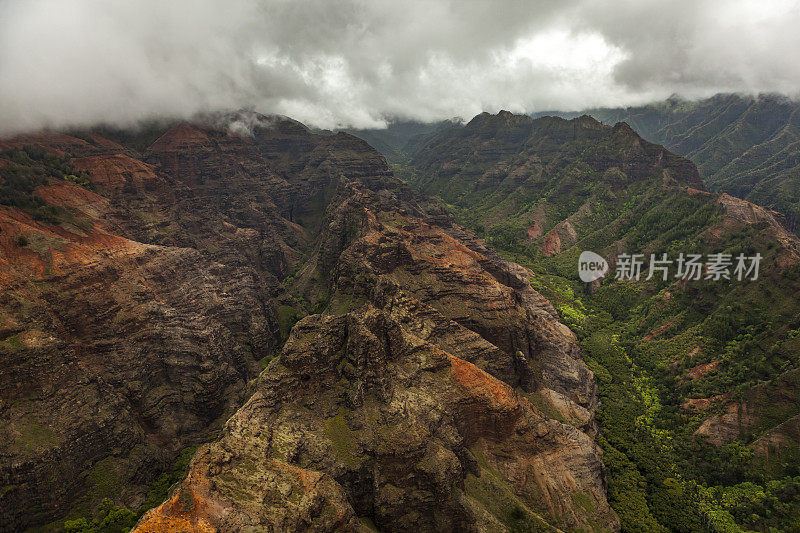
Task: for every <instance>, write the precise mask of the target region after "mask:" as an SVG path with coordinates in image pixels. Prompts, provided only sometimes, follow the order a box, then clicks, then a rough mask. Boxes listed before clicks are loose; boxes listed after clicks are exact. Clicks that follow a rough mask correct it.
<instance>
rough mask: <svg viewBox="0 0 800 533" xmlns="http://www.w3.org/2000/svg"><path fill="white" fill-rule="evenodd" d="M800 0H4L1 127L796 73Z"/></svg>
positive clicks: (515, 107)
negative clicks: (764, 0)
mask: <svg viewBox="0 0 800 533" xmlns="http://www.w3.org/2000/svg"><path fill="white" fill-rule="evenodd" d="M798 27H800V5H798V2H795V1H793V2H785V1H774V2H760V3H754V2H751V1H739V0H734V1H728V2H723V1H702V0H701V1H697V0H695V1H689V0H677V1H672V2H650V1H641V0H639V1H634V0H630V1H619V0H616V1H611V0H591V1H590V0H552V1H551V0H544V1H537V2H526V1H506V2H497V1H477V0H475V1H471V0H461V1H457V0H452V1H445V0H419V1H413V0H412V1H407V2H401V1H384V0H376V1H356V0H308V1H291V0H263V1H262V0H234V1H230V0H228V1H212V0H170V1H164V0H159V1H155V0H137V1H128V2H123V1H117V0H0V132H4V133H9V132H13V131H22V130H29V129H36V128H42V127H65V126H79V125H89V124H94V123H99V122H105V123H114V124H119V125H129V124H132V123H135V122H136V121H139V120H142V119H146V118H152V117H154V116H161V117H164V116H168V117H190V116H193V115H194V114H196V113H201V112H213V111H221V110H230V109H238V108H249V109H254V110H256V111H259V112H263V113H280V114H284V115H289V116H291V117H293V118H296V119H298V120H300V121H302V122H305V123H306V124H309V125H312V126H318V127H324V128H336V127H345V126H352V127H379V126H381V125H383V124H385V122H386V120H387V119H388V118H390V117H397V118H413V119H419V120H435V119H444V118H450V117H454V116H460V117H465V118H469V117H471V116H473V115H475V114H477V113H479V112H481V111H497V110H499V109H509V110H511V111H517V112H532V111H540V110H547V109H561V110H574V109H580V108H586V107H593V106H600V105H613V106H616V105H632V104H639V103H643V102H647V101H652V100H656V99H662V98H665V97H667V96H669V95H671V94H673V93H677V94H681V95H684V96H687V97H700V96H708V95H710V94H713V93H716V92H727V91H737V92H781V93H784V94H789V95H791V96H795V95H797V94H798V91H800V32H798V31H797V28H798Z"/></svg>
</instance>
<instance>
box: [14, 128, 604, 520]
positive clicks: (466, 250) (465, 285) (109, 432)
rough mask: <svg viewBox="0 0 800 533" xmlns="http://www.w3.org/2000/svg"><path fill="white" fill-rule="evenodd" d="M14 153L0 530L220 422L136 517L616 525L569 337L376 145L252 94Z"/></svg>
mask: <svg viewBox="0 0 800 533" xmlns="http://www.w3.org/2000/svg"><path fill="white" fill-rule="evenodd" d="M245 119H246V120H245ZM243 124H246V125H247V126H248V128H247V129H245V128H243V127H242V125H243ZM0 149H2V150H3V151H2V155H0V162H1V163H2V165H0V175H2V179H3V183H2V185H3V186H4V191H5V190H12V188H13V191H15V192H14V195H13V196H11V195H9V196H8V199H7V200H6V201H3V202H0V203H2V204H3V205H0V228H2V232H0V283H1V284H2V285H3V292H2V296H0V359H1V360H2V362H3V363H4V364H3V365H2V370H0V380H1V381H2V387H0V390H2V393H0V394H2V396H0V399H1V400H2V403H0V418H2V420H3V421H4V424H3V431H4V432H5V433H6V435H4V437H5V438H3V439H2V442H0V457H1V458H2V463H1V465H2V467H1V468H2V469H1V470H0V476H1V477H0V484H1V486H2V491H0V510H1V511H2V512H0V517H2V524H1V525H2V527H4V528H12V529H20V528H24V527H26V526H30V525H36V524H41V523H45V522H49V521H52V520H55V519H57V518H59V517H62V516H64V515H66V514H67V513H68V512H71V513H72V514H75V513H80V512H86V511H87V510H88V511H91V509H92V508H93V507H94V506H95V505H96V504H97V502H98V501H99V500H100V499H102V498H103V497H111V498H112V499H114V500H115V502H116V503H118V504H120V505H126V506H128V507H131V508H135V507H136V506H138V505H140V504H141V503H142V501H143V499H144V497H145V494H146V492H147V486H148V483H149V482H150V481H151V480H152V479H153V478H154V477H155V476H156V475H157V474H158V472H160V471H163V470H164V469H165V468H166V466H167V465H168V463H169V461H170V460H171V459H172V458H174V457H175V455H176V454H177V452H178V451H179V450H180V449H181V448H184V447H185V446H188V445H192V444H196V443H200V442H204V441H209V440H212V441H213V442H212V443H211V444H209V445H206V446H203V447H202V448H201V449H200V451H199V452H198V453H197V455H196V456H195V459H194V460H193V462H192V466H191V468H190V471H189V474H188V477H187V478H186V480H185V481H184V482H183V483H182V484H181V485H180V487H178V488H176V489H175V490H173V491H172V493H171V494H170V496H169V498H168V500H167V501H166V502H165V503H164V504H162V505H161V506H160V507H158V509H156V510H153V511H151V512H150V513H148V514H147V515H146V516H145V517H144V518H143V520H142V521H141V523H140V525H139V529H140V530H142V531H151V530H163V529H164V528H166V527H174V528H176V529H178V530H180V529H182V528H183V529H185V528H186V527H190V526H189V525H191V527H192V528H195V529H197V530H203V529H208V530H215V529H216V530H223V531H228V530H245V529H247V528H250V527H258V528H263V529H267V530H269V529H270V528H272V529H273V530H275V531H281V530H287V529H289V530H291V529H293V528H295V529H303V528H312V529H316V530H332V529H337V528H338V529H341V530H348V529H349V530H355V529H359V528H364V527H367V526H375V527H377V528H378V529H380V530H384V529H385V530H406V529H409V528H418V529H421V530H430V531H433V530H453V531H455V530H476V531H479V530H486V531H494V530H498V529H502V528H506V529H513V528H514V527H517V526H524V525H525V524H528V526H530V527H539V526H541V527H542V528H546V527H558V528H570V527H575V528H596V529H602V528H607V529H616V528H618V521H617V519H616V516H615V515H614V513H613V511H611V509H610V508H609V506H608V504H607V503H606V500H605V489H604V481H603V465H602V461H601V457H600V452H599V449H598V448H597V446H596V445H595V444H594V442H593V436H594V435H595V433H596V425H595V422H594V411H595V409H596V406H597V400H596V394H595V386H594V381H593V376H592V373H591V372H590V371H589V370H588V369H587V368H586V366H585V365H584V364H583V362H582V361H581V356H580V352H579V349H578V348H577V343H576V340H575V337H574V335H573V334H572V333H571V332H570V331H569V329H567V328H566V327H565V326H564V325H562V324H561V323H560V322H559V319H558V314H557V313H556V312H555V310H554V309H553V307H552V306H551V305H550V304H549V302H547V300H545V299H544V298H543V297H542V296H541V295H539V294H538V293H537V292H536V291H534V290H533V289H532V288H531V286H530V284H529V281H528V278H529V276H530V273H529V272H528V271H526V270H525V269H523V268H522V267H519V266H518V265H514V264H512V263H508V262H506V261H504V260H502V259H500V258H499V257H498V256H497V255H495V254H494V253H493V252H492V251H491V250H490V249H488V248H487V247H486V246H485V245H484V244H483V243H482V241H480V240H478V239H477V238H475V237H474V235H472V234H471V233H470V232H468V231H466V230H464V229H462V228H461V227H459V226H458V225H456V224H455V223H453V221H452V219H451V218H450V217H449V215H447V214H446V213H445V212H444V211H443V210H442V209H441V208H439V207H437V206H436V205H435V204H433V203H431V202H430V201H428V200H426V199H425V198H424V197H420V196H418V195H416V194H415V193H412V192H411V191H410V190H409V189H408V188H407V187H405V186H404V185H403V184H401V183H400V182H398V181H396V180H395V179H394V178H393V177H392V175H391V172H390V171H389V169H388V167H387V165H386V163H385V161H384V159H383V158H382V157H381V156H380V155H379V154H378V153H377V152H375V151H374V150H372V149H371V148H370V147H369V146H368V145H366V144H365V143H364V142H362V141H360V140H358V139H356V138H354V137H352V136H349V135H346V134H338V135H331V136H323V135H313V134H311V133H310V132H309V131H308V130H307V129H306V128H305V127H303V126H302V125H301V124H299V123H296V122H293V121H290V120H287V119H279V118H268V117H258V116H256V117H253V116H248V117H243V116H241V115H239V116H229V117H221V118H220V117H216V118H214V119H213V120H211V119H209V120H207V121H205V122H204V123H203V124H176V125H172V126H170V127H169V128H161V129H159V128H153V129H152V131H141V132H135V133H131V132H119V131H113V130H108V131H103V132H102V135H101V134H100V132H98V131H93V132H79V133H74V134H72V135H63V134H55V133H46V134H41V135H33V136H25V137H18V138H14V139H10V140H5V141H2V144H1V145H0ZM84 178H85V179H84ZM306 315H309V316H307V318H304V319H302V320H300V321H299V322H297V324H296V325H294V323H295V322H296V321H297V320H298V319H299V318H300V317H302V316H306ZM292 326H294V327H292ZM290 332H291V333H290ZM287 337H288V341H287V342H286V344H285V346H283V349H282V351H280V352H279V350H280V349H281V346H282V345H283V343H284V340H285V339H286V338H287ZM270 361H271V362H270ZM259 362H260V363H261V364H260V365H259ZM267 363H269V364H267ZM263 366H266V368H265V369H264V370H263V372H261V373H260V375H259V371H260V367H263ZM247 398H250V399H249V400H248V401H247V402H246V403H245V404H244V406H243V407H241V408H240V409H239V410H238V411H236V412H235V414H234V415H233V417H232V418H230V420H228V417H229V416H230V415H231V414H233V413H234V411H235V410H236V408H237V407H238V406H240V405H241V404H242V402H244V401H245V400H247ZM225 420H228V422H227V423H225ZM218 436H219V437H218Z"/></svg>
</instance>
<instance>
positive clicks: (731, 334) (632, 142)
mask: <svg viewBox="0 0 800 533" xmlns="http://www.w3.org/2000/svg"><path fill="white" fill-rule="evenodd" d="M652 161H658V163H657V164H656V165H655V166H653V164H652ZM413 164H414V169H415V172H414V173H413V174H410V175H411V176H412V178H410V179H411V180H412V182H413V184H414V185H415V186H417V187H418V188H419V189H421V190H422V191H423V192H427V193H429V194H434V195H438V196H439V197H440V199H441V200H442V201H443V202H444V203H445V204H446V205H447V207H448V208H449V209H450V210H451V211H452V212H453V213H454V214H455V216H456V219H457V220H458V221H459V222H460V223H462V224H464V225H466V226H468V227H470V228H472V229H473V230H474V231H476V232H477V233H478V234H479V235H481V236H483V237H484V239H485V240H486V242H487V243H488V244H490V245H491V246H492V247H494V248H495V249H497V250H498V251H500V252H501V254H502V255H504V256H505V257H507V258H508V259H510V260H512V261H515V262H517V263H520V264H522V265H524V266H527V267H528V268H530V269H531V270H532V271H533V272H534V274H535V275H534V276H533V277H532V279H531V283H532V285H533V287H534V288H535V289H536V290H538V291H540V292H541V293H542V294H544V295H545V296H546V297H547V298H548V299H549V300H550V301H551V302H552V303H553V304H554V306H555V307H556V309H557V310H558V312H559V314H560V316H561V319H562V321H563V322H564V323H565V324H566V325H568V326H569V327H570V328H571V329H572V330H573V331H574V332H575V333H576V335H577V336H578V338H579V340H580V342H581V346H582V349H583V354H584V360H585V361H586V364H587V366H589V368H591V369H592V371H593V372H594V373H595V376H596V378H597V382H598V389H599V396H600V400H601V407H600V409H599V410H598V413H597V419H598V421H599V423H600V426H601V432H600V436H599V439H598V441H599V444H600V445H601V447H602V448H603V450H604V462H605V464H606V466H607V468H608V498H609V502H610V503H611V505H612V507H613V508H614V509H615V510H616V512H617V513H618V514H619V516H620V519H621V520H622V524H623V531H630V532H634V531H635V532H640V531H641V532H651V531H656V532H657V531H686V532H690V531H742V530H757V531H771V530H776V531H800V527H799V526H800V524H798V519H797V517H798V516H800V492H798V483H800V476H798V474H800V468H799V465H798V459H800V451H798V450H797V449H796V448H797V447H795V448H792V446H784V447H783V448H781V449H778V450H771V453H770V454H769V456H768V457H766V456H764V455H763V454H759V453H757V451H756V447H755V445H754V443H755V441H756V440H757V439H758V438H759V437H761V436H763V435H765V434H766V433H767V432H769V431H771V430H773V429H774V428H775V427H776V426H777V425H778V424H780V423H782V422H783V421H786V420H788V419H789V418H791V417H793V416H796V415H797V414H798V413H799V412H800V387H798V386H797V384H796V383H797V381H798V374H800V370H797V369H800V355H799V354H800V340H798V337H799V336H800V335H798V333H797V332H798V331H800V301H798V300H797V298H796V295H797V294H798V293H800V268H798V266H787V265H786V264H785V262H782V260H781V259H780V246H779V245H778V243H777V242H776V240H775V238H774V237H773V236H772V234H771V233H770V229H769V228H768V224H766V223H739V222H734V221H733V220H731V219H729V218H728V219H725V218H724V217H725V213H724V211H723V209H722V208H721V207H720V206H719V204H718V203H717V201H716V198H715V197H714V196H711V195H708V194H702V193H696V192H693V191H692V190H691V189H696V188H700V187H702V185H701V184H700V183H699V182H698V181H697V177H696V174H695V172H694V169H693V168H692V166H691V165H690V164H689V163H688V162H687V161H686V160H684V159H681V158H678V157H675V156H673V155H670V154H668V153H665V152H662V151H661V148H659V147H656V146H655V145H650V144H648V143H644V142H642V141H640V140H638V139H637V138H636V137H635V135H634V134H633V133H632V132H630V130H626V129H625V128H624V127H615V128H608V127H603V126H601V125H599V124H597V123H596V122H593V121H592V120H591V119H587V118H582V119H577V120H576V121H574V122H568V121H563V120H560V119H554V118H546V119H541V120H538V121H530V119H526V118H525V117H514V116H510V115H503V114H501V115H498V116H496V117H491V116H486V117H484V116H479V117H476V118H475V119H473V121H472V122H471V123H470V125H468V126H467V127H466V128H463V129H462V130H460V131H459V132H457V133H456V134H452V132H444V133H439V134H436V135H433V136H431V138H430V139H429V142H428V144H426V145H424V146H422V147H421V148H420V149H418V150H417V152H416V153H414V154H413ZM622 169H625V170H622ZM551 231H552V232H553V233H552V235H551V238H550V240H549V241H548V240H547V239H545V235H547V234H548V232H551ZM553 235H557V236H558V238H557V239H555V238H553ZM548 243H549V246H550V248H549V249H547V253H545V248H547V247H546V246H545V245H546V244H548ZM582 250H593V251H595V252H597V253H600V254H601V255H603V256H604V257H606V258H612V257H614V256H616V255H617V254H619V253H621V252H627V253H643V254H646V256H647V257H649V255H650V254H655V255H656V256H659V257H660V256H661V254H663V253H666V254H668V256H669V257H671V258H673V259H674V258H675V257H677V255H678V254H679V253H681V252H683V253H698V254H704V255H705V254H709V253H719V252H722V253H730V254H733V255H734V256H735V255H737V254H739V253H743V254H745V255H746V256H751V255H753V254H755V253H756V252H757V253H760V254H761V256H762V258H763V259H762V261H761V275H760V277H759V279H758V280H757V281H742V282H739V281H718V282H711V281H697V282H689V283H678V282H675V280H674V279H669V280H667V281H662V280H660V279H658V278H657V279H653V280H650V281H647V280H645V279H644V277H646V272H645V276H644V277H643V278H642V279H641V281H615V280H614V279H613V278H614V276H613V272H612V275H611V276H608V277H607V278H606V279H605V280H604V281H603V282H602V283H601V284H600V285H599V286H596V287H594V288H593V289H592V290H591V291H589V290H587V288H586V287H585V286H584V285H583V284H582V283H580V282H579V281H578V279H577V270H576V265H577V260H578V256H579V254H580V252H581V251H582ZM645 262H648V261H647V260H646V261H645ZM673 275H674V272H673ZM701 365H707V366H705V367H704V366H701ZM699 368H707V370H706V371H704V372H700V371H698V370H697V369H699ZM690 371H691V372H690ZM722 395H725V396H722ZM715 398H722V400H718V401H715ZM541 400H542V399H537V398H533V399H532V401H533V402H534V403H537V401H538V404H540V405H541V406H542V407H543V408H544V409H543V410H545V412H547V411H546V407H547V406H546V404H545V403H544V402H542V401H541ZM689 400H698V401H702V402H705V403H704V404H702V405H704V407H701V408H691V407H688V401H689ZM728 402H744V403H746V404H747V405H748V407H749V408H750V409H752V412H753V413H755V415H754V421H753V422H752V423H751V424H750V426H747V427H742V428H741V430H740V432H739V433H738V434H734V435H730V436H724V438H723V440H722V441H721V442H722V444H720V445H717V446H715V445H712V444H710V443H708V442H706V440H705V439H704V438H703V437H702V436H695V432H696V431H697V430H698V428H699V427H700V425H701V424H702V423H703V421H705V420H707V419H708V418H710V417H712V416H714V415H715V414H718V413H720V412H721V411H722V410H723V409H724V408H725V406H726V405H727V403H728ZM577 498H578V500H576V502H575V504H576V506H577V507H581V505H582V503H586V502H581V501H579V500H580V496H577Z"/></svg>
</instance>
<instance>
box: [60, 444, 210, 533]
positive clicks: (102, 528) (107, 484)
mask: <svg viewBox="0 0 800 533" xmlns="http://www.w3.org/2000/svg"><path fill="white" fill-rule="evenodd" d="M197 448H198V447H197V446H189V447H187V448H184V449H183V450H182V451H181V453H180V454H179V455H178V458H177V459H176V460H175V463H174V464H173V467H172V470H171V471H169V472H164V473H162V474H161V475H160V476H159V477H158V478H157V479H156V480H155V481H153V482H152V483H151V484H150V486H149V488H148V491H147V496H146V497H145V500H144V502H143V503H142V505H141V506H139V508H138V509H137V510H135V511H132V510H130V509H127V508H125V507H120V506H117V505H116V504H114V502H113V500H112V499H111V498H112V497H113V496H115V494H114V491H115V490H116V487H117V484H116V483H115V480H114V479H113V478H114V473H113V462H111V461H108V463H104V462H103V461H101V462H100V463H98V464H97V465H96V466H95V468H94V469H93V470H92V472H91V473H90V474H89V477H90V478H91V481H92V487H93V491H95V492H97V493H103V494H107V495H108V496H109V497H106V498H104V499H103V500H102V503H101V504H100V505H99V507H98V508H97V511H96V512H95V513H92V514H91V515H89V516H83V517H79V518H75V519H72V520H67V521H65V522H64V531H65V532H66V533H127V532H128V531H130V530H131V528H133V526H134V525H136V522H137V521H138V520H139V518H141V517H142V515H144V513H145V512H147V511H148V510H150V509H152V508H153V507H156V506H158V505H161V503H162V502H163V501H164V500H166V499H167V495H168V493H169V489H170V488H171V487H172V486H173V485H175V484H176V483H180V482H181V481H183V479H184V478H185V477H186V472H187V470H188V469H189V463H190V462H191V460H192V456H194V453H195V452H196V451H197Z"/></svg>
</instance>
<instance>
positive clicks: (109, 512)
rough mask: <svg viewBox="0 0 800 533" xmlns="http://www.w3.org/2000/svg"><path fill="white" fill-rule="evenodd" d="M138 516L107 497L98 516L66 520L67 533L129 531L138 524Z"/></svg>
mask: <svg viewBox="0 0 800 533" xmlns="http://www.w3.org/2000/svg"><path fill="white" fill-rule="evenodd" d="M136 520H138V517H137V516H136V514H135V513H133V512H132V511H130V510H128V509H125V508H123V507H117V506H116V505H114V503H113V502H112V501H111V500H110V499H108V498H106V499H104V500H103V502H102V503H101V504H100V507H99V509H98V511H97V517H96V518H92V519H87V518H78V519H75V520H67V521H66V522H64V532H65V533H127V532H128V531H130V530H131V528H133V526H135V525H136Z"/></svg>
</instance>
